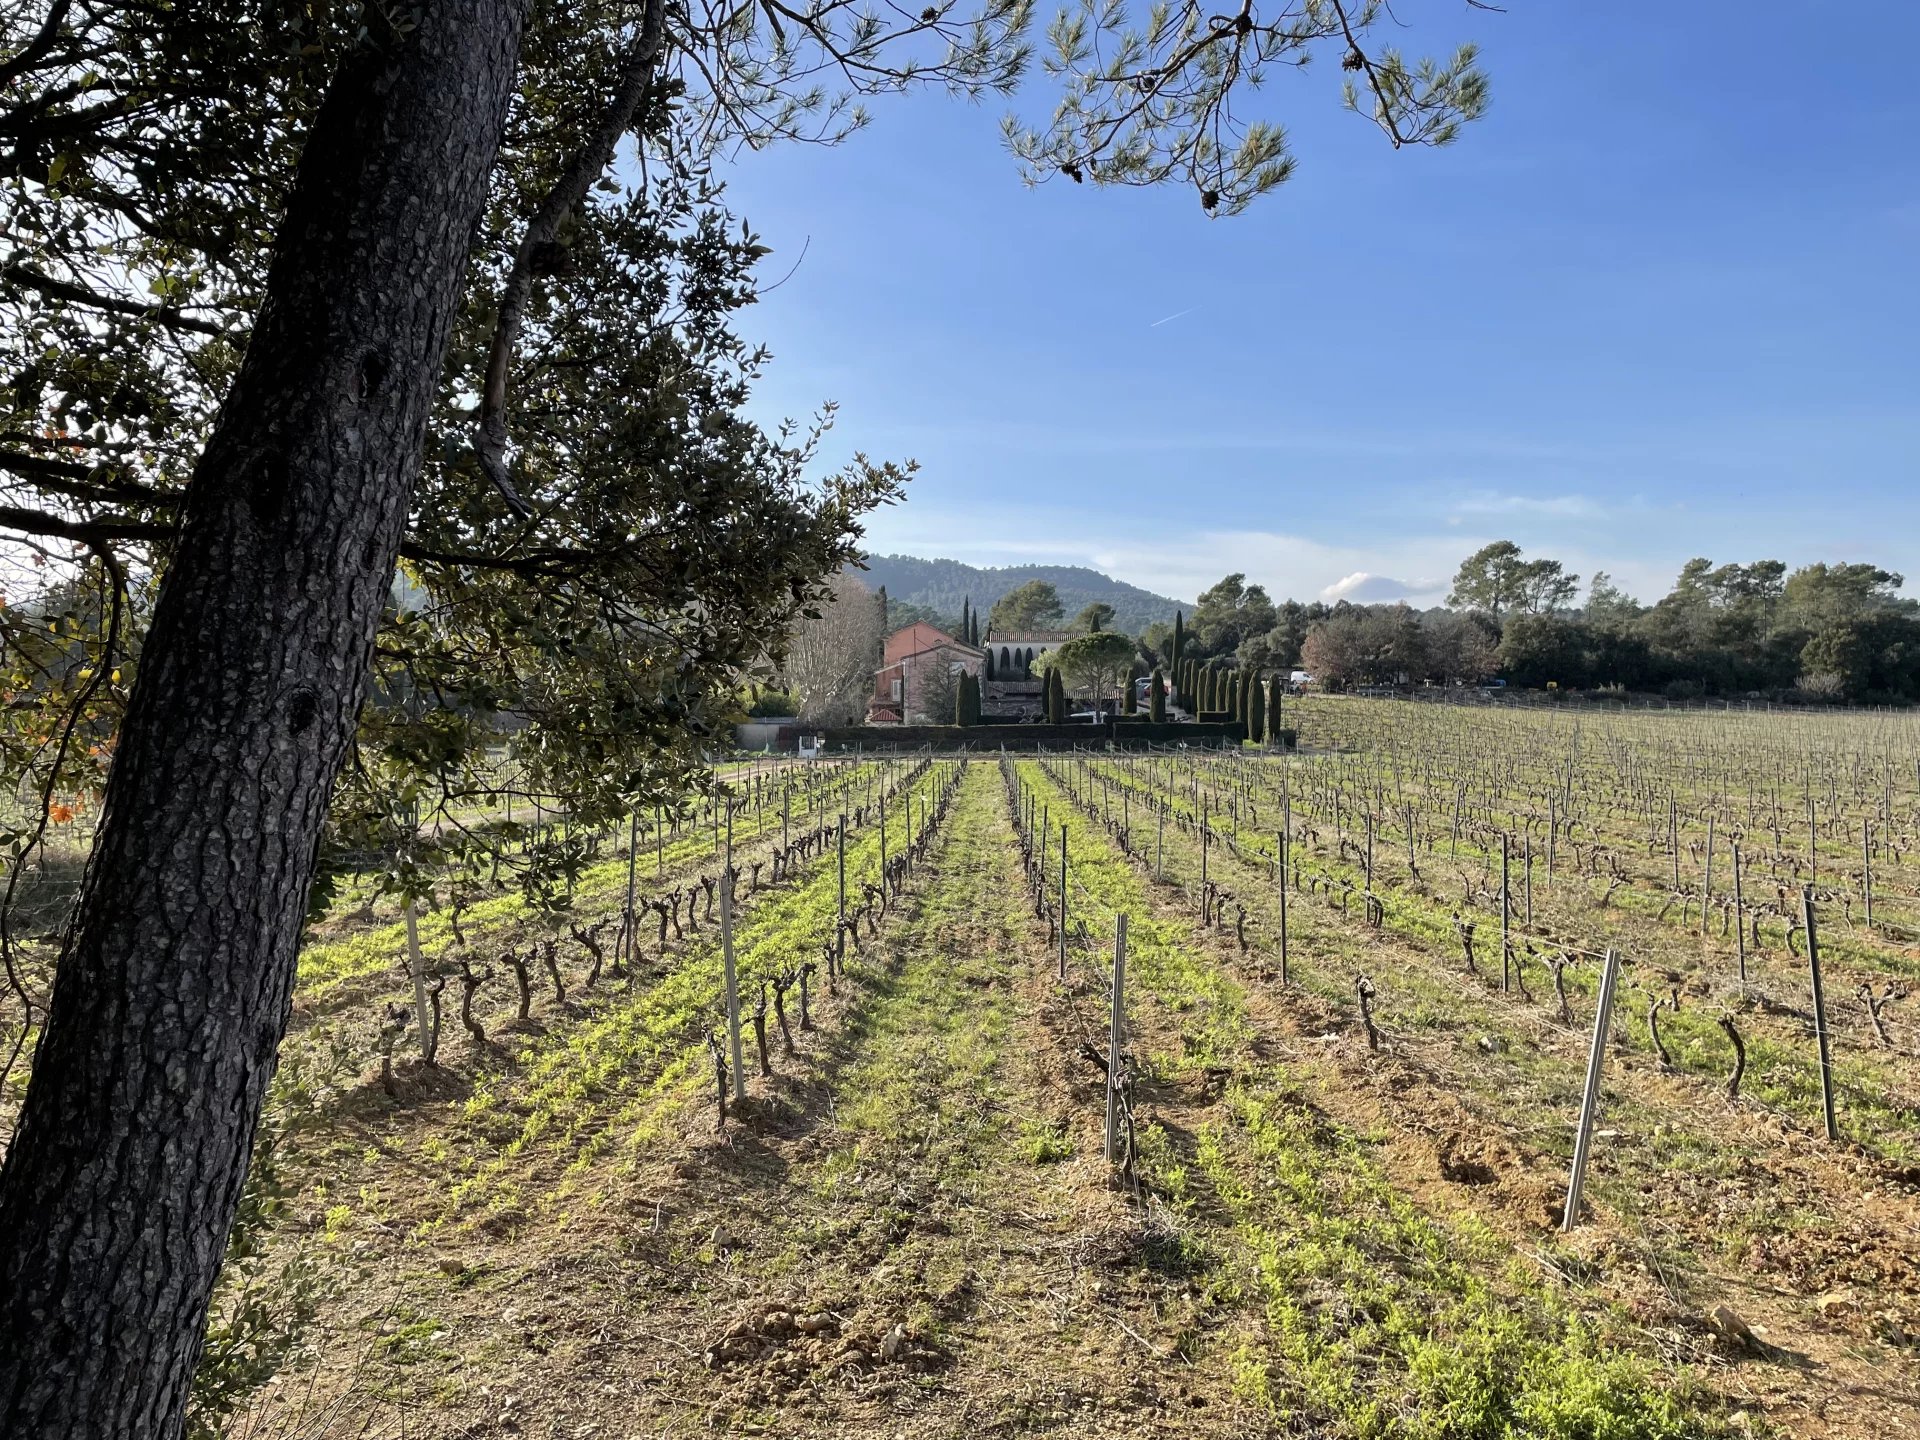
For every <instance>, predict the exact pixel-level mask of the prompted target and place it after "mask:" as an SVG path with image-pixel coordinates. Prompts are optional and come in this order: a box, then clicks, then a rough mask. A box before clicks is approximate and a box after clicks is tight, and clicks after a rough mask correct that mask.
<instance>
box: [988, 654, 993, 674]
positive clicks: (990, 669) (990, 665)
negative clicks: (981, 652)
mask: <svg viewBox="0 0 1920 1440" xmlns="http://www.w3.org/2000/svg"><path fill="white" fill-rule="evenodd" d="M987 679H989V680H991V679H993V651H991V650H989V651H987Z"/></svg>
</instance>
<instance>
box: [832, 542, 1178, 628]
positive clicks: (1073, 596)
mask: <svg viewBox="0 0 1920 1440" xmlns="http://www.w3.org/2000/svg"><path fill="white" fill-rule="evenodd" d="M865 560H866V566H867V569H866V571H865V573H864V574H863V575H862V576H861V579H862V580H864V581H865V582H866V584H867V585H868V586H870V587H872V588H873V589H876V590H877V589H879V588H880V587H881V586H882V585H884V586H886V588H887V595H888V597H889V598H890V599H892V600H894V601H905V602H906V603H907V604H909V605H922V606H925V607H926V608H927V609H928V610H931V611H933V612H934V613H935V614H937V615H958V614H959V613H960V602H961V601H962V600H971V601H972V602H973V605H974V608H976V609H978V610H982V611H985V610H990V609H992V608H993V602H994V601H996V600H998V599H999V598H1000V597H1001V596H1002V595H1004V594H1006V593H1007V592H1008V591H1009V590H1012V589H1014V588H1015V587H1016V586H1020V585H1024V584H1026V583H1027V582H1028V581H1029V580H1045V581H1047V582H1048V583H1049V584H1051V585H1052V586H1053V587H1054V589H1056V590H1057V591H1058V592H1059V594H1060V608H1061V610H1062V611H1064V612H1065V613H1066V614H1068V615H1074V614H1077V613H1079V611H1080V610H1081V609H1082V608H1083V607H1085V606H1087V605H1091V604H1093V603H1094V602H1095V601H1104V602H1105V603H1106V604H1108V605H1111V606H1113V620H1112V621H1111V622H1110V624H1109V626H1108V628H1109V629H1113V630H1121V631H1124V632H1126V633H1127V634H1129V635H1138V634H1139V633H1140V632H1141V631H1143V630H1145V629H1146V628H1147V626H1149V625H1151V624H1153V623H1154V622H1155V621H1156V620H1158V621H1164V622H1167V623H1171V622H1172V620H1173V615H1174V611H1175V610H1191V609H1192V608H1193V606H1192V603H1191V602H1189V601H1186V600H1170V599H1168V598H1167V597H1166V596H1165V595H1156V594H1154V593H1153V592H1152V591H1151V590H1143V589H1141V588H1140V587H1139V586H1138V585H1129V584H1127V583H1126V582H1125V581H1124V580H1115V579H1114V578H1113V577H1112V576H1110V575H1103V574H1101V573H1100V572H1099V571H1098V570H1090V569H1088V568H1087V567H1086V566H1084V565H1003V566H993V567H981V566H977V565H966V564H962V563H961V562H960V561H958V560H925V559H922V558H921V557H919V556H917V555H868V556H866V557H865Z"/></svg>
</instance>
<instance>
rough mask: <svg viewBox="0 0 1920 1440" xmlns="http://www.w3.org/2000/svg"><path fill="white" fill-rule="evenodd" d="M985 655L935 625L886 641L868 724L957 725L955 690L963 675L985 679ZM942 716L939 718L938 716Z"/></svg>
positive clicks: (914, 626)
mask: <svg viewBox="0 0 1920 1440" xmlns="http://www.w3.org/2000/svg"><path fill="white" fill-rule="evenodd" d="M985 666H986V656H985V652H984V651H982V650H981V649H980V648H979V647H978V646H974V645H969V644H967V643H966V642H965V641H962V640H956V639H954V638H953V636H951V635H949V634H947V632H946V631H944V630H942V629H940V628H939V627H938V626H936V625H929V624H927V623H926V622H924V621H920V622H916V623H915V624H912V625H909V626H907V627H906V628H905V629H903V630H896V631H894V632H893V634H891V635H889V636H887V641H886V645H885V647H884V649H883V651H882V654H881V662H880V668H879V669H878V670H876V671H874V672H873V695H872V697H871V698H870V699H869V700H868V702H867V723H868V724H869V725H900V724H907V725H926V724H936V725H947V724H951V723H952V722H953V711H952V704H953V686H954V684H955V682H956V680H957V678H958V677H959V676H960V675H961V674H962V673H965V674H968V675H972V676H974V677H975V678H976V679H977V678H979V676H980V675H981V674H982V672H983V671H984V669H985ZM936 710H937V711H938V712H939V713H934V711H936Z"/></svg>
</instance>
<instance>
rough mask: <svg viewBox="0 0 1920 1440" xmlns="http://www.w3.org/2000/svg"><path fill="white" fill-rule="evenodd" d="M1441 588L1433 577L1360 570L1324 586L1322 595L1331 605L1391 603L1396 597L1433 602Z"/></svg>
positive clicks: (1397, 598) (1398, 598)
mask: <svg viewBox="0 0 1920 1440" xmlns="http://www.w3.org/2000/svg"><path fill="white" fill-rule="evenodd" d="M1441 588H1442V587H1441V586H1439V585H1438V584H1436V583H1435V582H1433V581H1431V580H1417V581H1407V580H1396V579H1394V578H1393V577H1392V576H1391V575H1371V574H1369V573H1368V572H1367V571H1365V570H1356V571H1354V572H1353V573H1352V574H1351V575H1343V576H1341V577H1340V578H1339V579H1338V580H1336V581H1334V582H1333V584H1331V585H1328V586H1326V587H1325V588H1324V589H1322V590H1321V592H1320V598H1321V599H1322V600H1325V601H1326V602H1327V603H1328V604H1329V605H1331V604H1332V603H1333V602H1334V601H1336V600H1351V601H1352V602H1353V603H1354V604H1356V605H1391V604H1392V603H1393V602H1394V601H1396V600H1408V601H1412V600H1420V601H1422V603H1430V601H1429V598H1428V597H1431V596H1432V595H1433V593H1434V592H1435V591H1436V590H1439V589H1441Z"/></svg>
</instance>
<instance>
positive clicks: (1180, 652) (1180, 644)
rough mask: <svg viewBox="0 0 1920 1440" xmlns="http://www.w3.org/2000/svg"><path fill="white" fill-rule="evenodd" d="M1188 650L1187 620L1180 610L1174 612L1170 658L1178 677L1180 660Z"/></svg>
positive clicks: (1175, 674)
mask: <svg viewBox="0 0 1920 1440" xmlns="http://www.w3.org/2000/svg"><path fill="white" fill-rule="evenodd" d="M1186 650H1187V622H1186V621H1185V620H1184V619H1182V618H1181V616H1180V612H1179V611H1178V610H1176V611H1174V612H1173V654H1172V655H1171V656H1170V657H1169V659H1170V660H1171V661H1172V663H1173V673H1174V676H1175V678H1176V679H1177V678H1178V677H1179V674H1180V660H1181V658H1182V657H1183V656H1184V655H1185V654H1186Z"/></svg>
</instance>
